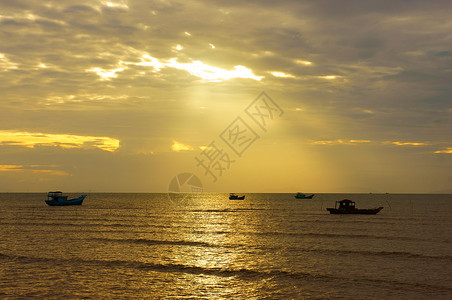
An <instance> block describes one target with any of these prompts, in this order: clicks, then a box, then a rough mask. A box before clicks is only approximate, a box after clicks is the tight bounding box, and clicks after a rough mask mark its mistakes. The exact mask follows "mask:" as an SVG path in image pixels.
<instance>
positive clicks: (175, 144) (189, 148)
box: [171, 140, 194, 152]
mask: <svg viewBox="0 0 452 300" xmlns="http://www.w3.org/2000/svg"><path fill="white" fill-rule="evenodd" d="M171 150H173V151H174V152H180V151H192V150H194V149H193V147H192V146H190V145H186V144H182V143H179V142H178V141H175V140H173V144H172V145H171Z"/></svg>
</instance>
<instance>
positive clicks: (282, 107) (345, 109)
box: [0, 0, 452, 193]
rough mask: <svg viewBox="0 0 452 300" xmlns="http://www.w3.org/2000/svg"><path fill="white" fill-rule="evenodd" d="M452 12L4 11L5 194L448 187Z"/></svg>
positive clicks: (333, 5)
mask: <svg viewBox="0 0 452 300" xmlns="http://www.w3.org/2000/svg"><path fill="white" fill-rule="evenodd" d="M451 12H452V4H451V3H449V2H446V1H414V2H410V3H407V2H404V1H369V0H364V1H359V2H356V1H345V2H341V4H340V5H339V2H329V1H295V0H292V1H289V0H283V1H279V2H278V3H277V4H276V3H274V2H270V1H246V2H243V1H227V2H222V1H192V0H187V1H170V0H168V1H163V0H160V1H132V0H129V1H126V0H111V1H103V0H99V1H83V0H82V1H75V0H68V1H63V2H61V1H46V0H43V1H31V0H21V1H2V2H1V3H0V38H1V41H2V42H1V43H0V95H1V97H0V192H10V191H30V192H31V191H44V192H45V191H48V190H54V189H58V190H65V191H92V192H96V191H99V192H100V191H105V192H166V191H167V190H168V185H169V183H170V182H171V180H172V178H174V177H175V176H176V175H177V174H180V173H184V172H188V173H193V174H195V175H196V176H197V177H198V178H199V179H200V180H201V182H202V184H203V186H204V189H205V190H206V191H212V192H215V191H221V192H230V191H243V192H297V191H302V192H407V193H430V192H452V190H451V188H450V187H451V186H452V171H451V170H452V130H451V128H452V100H451V99H452V97H451V82H452V69H451V68H452V67H451V66H452V51H451V49H452V35H451V32H452V21H450V14H451ZM262 92H265V93H264V94H262ZM260 97H264V98H265V99H264V100H263V98H260ZM208 155H210V158H212V156H215V159H212V160H211V161H208V160H207V159H208ZM203 159H204V160H203ZM207 163H208V165H207V168H206V167H203V166H205V164H207Z"/></svg>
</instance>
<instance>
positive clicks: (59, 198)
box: [45, 191, 86, 206]
mask: <svg viewBox="0 0 452 300" xmlns="http://www.w3.org/2000/svg"><path fill="white" fill-rule="evenodd" d="M67 197H68V196H64V195H63V193H62V192H60V191H57V192H49V193H48V194H47V200H45V202H46V203H47V205H49V206H67V205H82V203H83V200H84V199H85V197H86V195H81V196H80V197H78V198H74V199H68V198H67Z"/></svg>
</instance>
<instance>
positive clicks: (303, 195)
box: [295, 193, 315, 199]
mask: <svg viewBox="0 0 452 300" xmlns="http://www.w3.org/2000/svg"><path fill="white" fill-rule="evenodd" d="M314 195H315V194H311V195H309V196H308V195H306V194H303V193H297V194H296V195H295V198H297V199H312V197H314Z"/></svg>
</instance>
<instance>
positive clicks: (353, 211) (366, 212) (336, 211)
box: [326, 207, 383, 215]
mask: <svg viewBox="0 0 452 300" xmlns="http://www.w3.org/2000/svg"><path fill="white" fill-rule="evenodd" d="M382 209H383V207H378V208H371V209H340V208H327V209H326V210H327V211H329V212H330V214H335V215H356V214H359V215H375V214H378V213H379V212H380V210H382Z"/></svg>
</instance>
